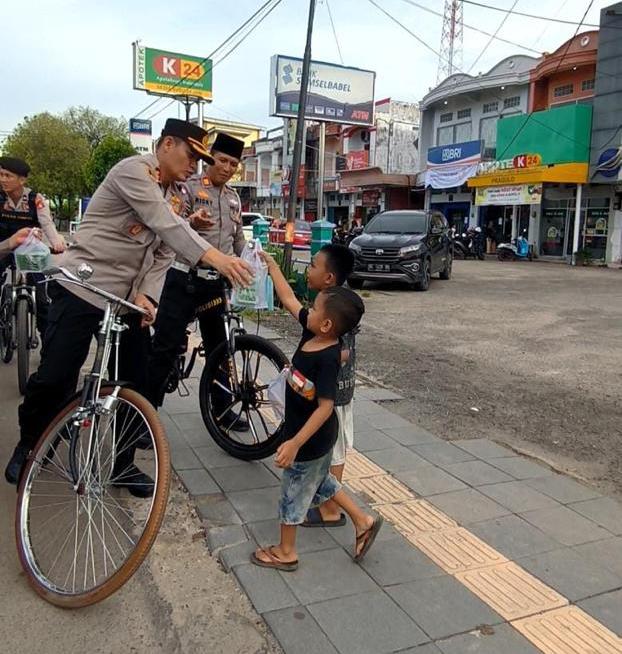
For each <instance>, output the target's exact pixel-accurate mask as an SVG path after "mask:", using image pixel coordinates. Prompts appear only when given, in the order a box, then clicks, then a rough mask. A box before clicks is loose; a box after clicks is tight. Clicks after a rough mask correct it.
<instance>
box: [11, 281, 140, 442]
mask: <svg viewBox="0 0 622 654" xmlns="http://www.w3.org/2000/svg"><path fill="white" fill-rule="evenodd" d="M49 295H50V298H51V300H52V303H51V305H50V310H49V313H48V328H47V330H46V332H45V335H44V337H43V347H42V350H41V361H40V363H39V368H38V369H37V371H36V372H35V373H34V374H32V375H31V376H30V379H29V380H28V384H27V386H26V393H25V395H24V401H23V402H22V404H21V405H20V407H19V426H20V444H21V445H24V446H27V447H30V448H32V447H33V446H34V445H35V443H36V442H37V440H38V439H39V437H40V436H41V434H42V433H43V431H44V430H45V428H46V427H47V426H48V425H49V423H50V422H51V421H52V419H53V418H54V417H55V416H56V414H57V413H58V411H59V410H60V409H62V408H63V406H64V405H65V404H66V403H67V402H68V400H69V399H70V398H71V396H72V395H73V394H74V393H75V392H76V387H77V384H78V379H79V376H80V370H81V368H82V366H83V365H84V362H85V361H86V358H87V356H88V353H89V347H90V345H91V339H92V338H93V336H94V335H95V334H96V333H97V331H98V329H99V326H100V323H101V320H102V318H103V315H104V312H103V311H102V310H101V309H98V308H96V307H94V306H93V305H92V304H89V303H88V302H85V301H84V300H81V299H80V298H78V297H77V296H75V295H74V294H73V293H70V292H69V291H67V290H66V289H64V288H63V287H61V286H59V285H58V284H57V283H56V282H52V283H50V288H49ZM124 320H125V321H126V322H127V323H128V325H129V327H130V328H129V329H127V330H126V331H124V332H122V335H121V343H120V347H119V375H118V378H119V379H120V380H123V381H125V382H128V383H129V384H130V385H132V386H134V387H135V388H136V390H138V391H139V392H141V391H142V390H143V389H144V387H145V386H146V379H147V378H146V369H147V358H148V351H149V330H148V329H147V328H141V327H140V316H138V315H129V316H127V317H126V318H124ZM113 354H114V350H113ZM113 366H114V361H113V357H112V356H111V360H110V362H109V367H108V372H109V378H110V379H113V372H114V370H113Z"/></svg>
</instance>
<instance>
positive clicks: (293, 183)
mask: <svg viewBox="0 0 622 654" xmlns="http://www.w3.org/2000/svg"><path fill="white" fill-rule="evenodd" d="M315 2H316V0H310V1H309V21H308V24H307V44H306V46H305V54H304V58H303V62H302V77H301V80H300V97H299V99H298V118H297V122H296V139H295V141H294V160H293V162H292V170H291V175H290V179H289V198H288V200H287V223H286V225H285V267H286V269H287V270H290V269H291V265H292V250H293V246H294V223H295V220H296V203H297V201H298V177H299V172H300V163H301V160H302V153H303V141H304V138H305V131H304V130H305V111H306V109H307V92H308V87H309V69H310V68H311V39H312V36H313V18H314V16H315Z"/></svg>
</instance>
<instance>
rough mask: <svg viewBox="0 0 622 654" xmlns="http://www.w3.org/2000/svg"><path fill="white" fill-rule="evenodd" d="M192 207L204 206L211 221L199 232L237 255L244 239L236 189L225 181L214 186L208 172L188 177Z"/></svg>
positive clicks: (212, 242) (243, 243)
mask: <svg viewBox="0 0 622 654" xmlns="http://www.w3.org/2000/svg"><path fill="white" fill-rule="evenodd" d="M188 188H189V189H190V192H191V193H192V196H193V201H194V211H198V210H199V209H201V208H202V207H203V208H205V209H206V210H207V213H208V216H209V218H210V219H211V220H212V221H213V223H214V224H213V225H212V226H211V227H208V228H201V229H200V230H199V234H200V235H201V236H202V237H203V238H204V239H205V240H206V241H207V242H208V243H210V245H213V246H214V247H215V248H217V249H218V250H220V251H221V252H223V253H224V254H228V255H232V254H236V255H238V256H240V254H242V250H243V249H244V245H245V244H246V240H245V238H244V231H243V230H242V203H241V202H240V196H239V195H238V194H237V192H236V191H235V189H233V188H232V187H231V186H228V185H227V184H224V185H223V186H214V185H213V184H212V182H211V181H210V178H209V177H208V175H207V174H202V175H195V176H193V177H191V178H190V179H189V180H188Z"/></svg>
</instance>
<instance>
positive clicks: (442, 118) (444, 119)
mask: <svg viewBox="0 0 622 654" xmlns="http://www.w3.org/2000/svg"><path fill="white" fill-rule="evenodd" d="M453 119H454V113H453V111H450V112H448V113H446V114H441V115H440V117H439V121H440V122H441V123H451V121H452V120H453Z"/></svg>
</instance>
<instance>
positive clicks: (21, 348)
mask: <svg viewBox="0 0 622 654" xmlns="http://www.w3.org/2000/svg"><path fill="white" fill-rule="evenodd" d="M29 309H30V305H29V303H28V300H27V299H26V298H22V299H20V300H18V301H17V309H16V311H15V339H16V341H17V383H18V385H19V392H20V393H21V394H22V395H23V394H24V393H25V392H26V383H27V382H28V377H29V376H30V338H29V336H30V335H29V333H28V331H29V330H28V323H29V320H28V319H29V313H30V312H29Z"/></svg>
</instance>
